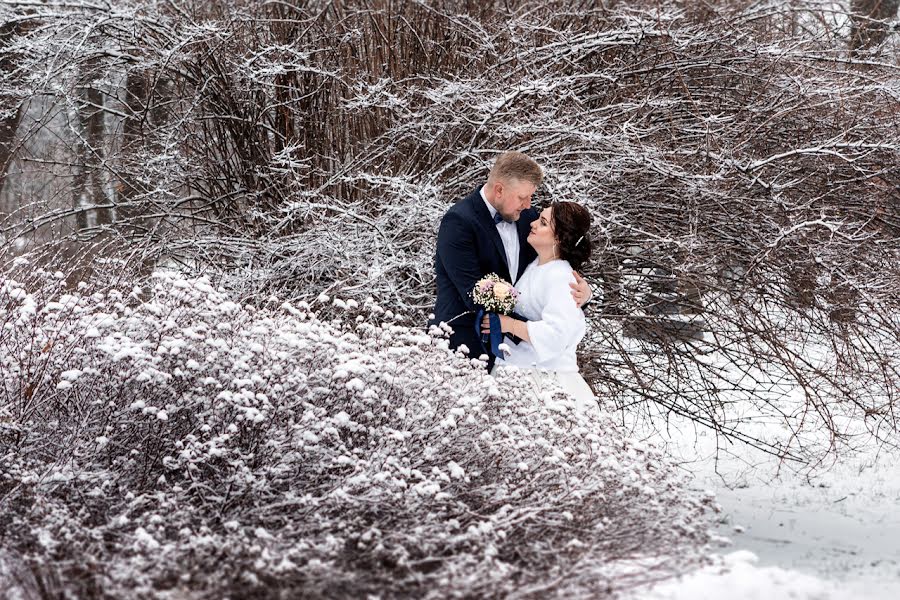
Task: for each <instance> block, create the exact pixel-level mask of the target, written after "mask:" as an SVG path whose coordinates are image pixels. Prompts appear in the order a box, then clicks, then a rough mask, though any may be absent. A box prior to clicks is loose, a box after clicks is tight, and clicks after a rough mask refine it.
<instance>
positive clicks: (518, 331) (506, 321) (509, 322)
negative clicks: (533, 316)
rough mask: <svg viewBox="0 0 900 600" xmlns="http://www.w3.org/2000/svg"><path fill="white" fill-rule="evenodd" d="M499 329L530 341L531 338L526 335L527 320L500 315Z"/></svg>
mask: <svg viewBox="0 0 900 600" xmlns="http://www.w3.org/2000/svg"><path fill="white" fill-rule="evenodd" d="M500 329H501V331H503V333H508V334H510V335H514V336H516V337H517V338H520V339H522V340H525V341H526V342H531V338H530V337H528V322H527V321H519V320H518V319H514V318H512V317H508V316H506V315H500Z"/></svg>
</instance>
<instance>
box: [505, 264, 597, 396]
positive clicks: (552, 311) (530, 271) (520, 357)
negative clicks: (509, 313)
mask: <svg viewBox="0 0 900 600" xmlns="http://www.w3.org/2000/svg"><path fill="white" fill-rule="evenodd" d="M570 283H575V276H574V275H572V267H571V265H569V263H568V261H565V260H561V259H557V260H551V261H548V262H546V263H544V264H543V265H539V264H538V261H537V259H535V260H534V261H533V262H532V263H531V264H530V265H528V267H527V268H526V269H525V272H524V273H523V274H522V277H520V278H519V280H518V281H517V282H516V284H515V286H516V289H517V290H519V294H520V295H519V300H518V302H517V303H516V312H517V313H519V314H520V315H522V316H523V317H525V318H526V319H528V322H527V324H526V325H527V327H528V337H529V338H530V340H531V341H530V342H525V341H522V342H520V343H519V344H518V345H516V344H513V343H512V342H511V341H509V340H506V345H507V346H509V354H507V355H506V357H505V358H500V357H498V358H497V362H496V364H495V366H494V368H495V369H497V368H516V369H523V370H528V377H531V378H532V379H533V381H534V382H535V386H536V387H537V389H540V388H541V387H543V386H542V383H543V381H544V379H546V378H553V379H555V380H556V381H557V382H558V383H559V385H560V386H561V387H562V388H563V389H564V390H566V391H567V392H568V393H569V394H570V395H571V396H572V397H573V398H575V401H576V404H577V405H578V406H579V408H581V409H586V408H589V407H596V406H597V401H596V399H595V398H594V395H593V393H592V392H591V388H590V387H589V386H588V384H587V383H586V382H585V380H584V379H583V378H582V377H581V375H580V374H579V373H578V363H577V361H576V358H575V350H576V349H577V347H578V342H580V341H581V338H582V337H584V333H585V321H584V312H582V310H581V309H580V308H578V306H577V305H576V304H575V300H574V299H573V298H572V290H571V288H570V287H569V284H570Z"/></svg>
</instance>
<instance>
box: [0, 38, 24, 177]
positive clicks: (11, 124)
mask: <svg viewBox="0 0 900 600" xmlns="http://www.w3.org/2000/svg"><path fill="white" fill-rule="evenodd" d="M21 34H22V30H21V27H19V25H18V24H15V23H4V24H3V25H0V74H3V75H5V74H7V73H10V72H12V71H13V70H14V69H15V66H16V63H15V55H13V54H12V53H9V52H6V51H5V50H4V48H5V47H6V46H8V45H9V43H10V41H12V39H13V38H14V37H15V36H17V35H21ZM23 106H24V103H23V102H22V101H21V100H19V99H18V98H15V97H10V96H7V95H6V94H0V108H6V110H4V111H3V112H0V193H2V192H3V186H4V184H5V183H6V173H7V170H8V169H9V163H10V162H11V161H12V159H13V155H14V154H15V139H16V130H18V128H19V123H20V122H21V120H22V113H23Z"/></svg>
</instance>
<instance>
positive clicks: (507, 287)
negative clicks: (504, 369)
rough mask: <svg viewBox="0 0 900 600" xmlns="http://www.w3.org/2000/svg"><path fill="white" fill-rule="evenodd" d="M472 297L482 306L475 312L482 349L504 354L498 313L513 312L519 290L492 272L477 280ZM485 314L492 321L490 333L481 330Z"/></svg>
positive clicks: (495, 353)
mask: <svg viewBox="0 0 900 600" xmlns="http://www.w3.org/2000/svg"><path fill="white" fill-rule="evenodd" d="M472 299H473V300H475V304H477V305H479V307H480V308H479V309H478V311H477V312H476V313H475V333H476V334H477V335H478V339H479V341H480V342H481V349H482V350H484V351H485V352H487V351H488V348H490V351H491V352H492V353H493V354H494V356H503V354H504V353H503V351H502V349H501V348H500V344H501V343H502V342H503V331H502V329H501V326H500V317H499V316H497V315H498V314H502V315H508V314H510V313H512V311H513V309H514V308H515V307H516V301H517V300H518V299H519V290H517V289H516V288H514V287H513V286H512V285H511V284H509V283H507V282H505V281H503V280H502V279H500V278H499V277H498V276H497V275H495V274H494V273H490V274H489V275H485V276H484V277H482V278H481V279H479V280H478V281H476V282H475V287H474V288H473V289H472ZM485 315H487V317H488V322H489V323H490V333H482V332H481V320H482V318H483V317H484V316H485Z"/></svg>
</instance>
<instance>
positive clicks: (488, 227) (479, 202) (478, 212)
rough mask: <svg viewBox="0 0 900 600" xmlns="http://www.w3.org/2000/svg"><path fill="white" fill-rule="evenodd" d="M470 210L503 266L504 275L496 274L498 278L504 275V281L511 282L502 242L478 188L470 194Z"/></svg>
mask: <svg viewBox="0 0 900 600" xmlns="http://www.w3.org/2000/svg"><path fill="white" fill-rule="evenodd" d="M471 198H472V204H473V206H472V208H473V210H474V211H475V217H476V221H477V222H478V224H479V225H480V226H481V228H482V229H483V230H484V233H485V235H486V236H487V237H488V239H490V240H491V243H492V244H493V245H494V249H495V250H496V251H497V254H498V255H499V256H500V264H501V265H503V270H504V271H506V272H505V273H497V275H499V276H500V277H503V276H504V275H506V277H505V279H506V281H509V282H512V279H511V277H510V272H509V265H508V264H506V248H504V247H503V240H502V239H500V234H499V233H498V232H497V226H496V225H494V219H493V218H492V217H491V213H490V211H489V210H488V208H487V206H485V205H484V200H483V199H482V198H481V193H480V188H479V189H478V190H475V193H474V194H472V196H471Z"/></svg>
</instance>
